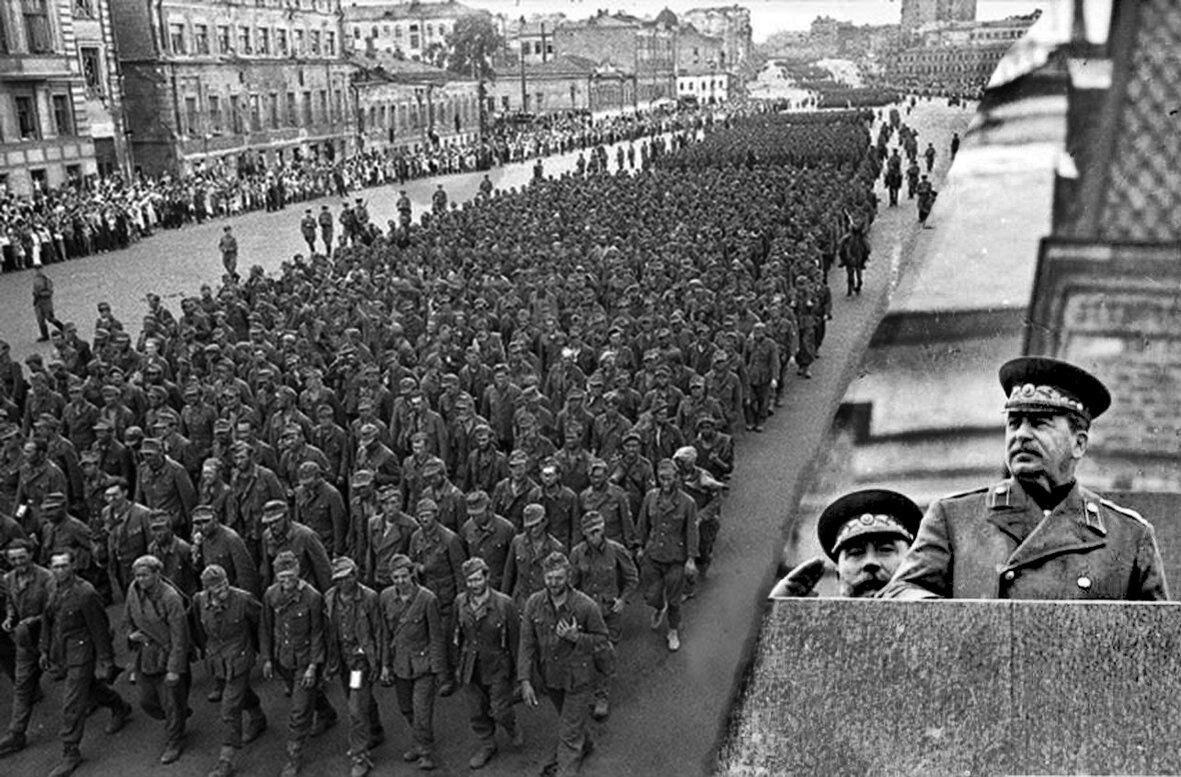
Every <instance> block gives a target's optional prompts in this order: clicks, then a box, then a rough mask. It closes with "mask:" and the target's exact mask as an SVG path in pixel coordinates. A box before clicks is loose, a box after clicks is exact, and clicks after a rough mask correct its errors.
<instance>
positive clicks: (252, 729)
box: [242, 708, 267, 745]
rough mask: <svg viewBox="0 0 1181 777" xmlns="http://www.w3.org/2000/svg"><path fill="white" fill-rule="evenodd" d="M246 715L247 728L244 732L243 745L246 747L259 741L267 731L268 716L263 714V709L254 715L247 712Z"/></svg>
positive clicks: (256, 711)
mask: <svg viewBox="0 0 1181 777" xmlns="http://www.w3.org/2000/svg"><path fill="white" fill-rule="evenodd" d="M246 715H247V721H246V727H245V728H244V729H243V731H242V744H244V745H248V744H250V743H251V742H253V741H254V740H256V739H258V738H259V737H260V736H262V733H263V732H264V731H266V730H267V716H266V715H265V714H264V713H263V711H262V708H259V709H258V710H255V711H254V712H253V713H251V712H247V713H246Z"/></svg>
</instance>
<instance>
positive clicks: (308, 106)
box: [303, 92, 312, 127]
mask: <svg viewBox="0 0 1181 777" xmlns="http://www.w3.org/2000/svg"><path fill="white" fill-rule="evenodd" d="M303 126H305V127H310V126H312V93H311V92H304V93H303Z"/></svg>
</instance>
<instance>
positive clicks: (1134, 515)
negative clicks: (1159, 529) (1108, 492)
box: [1099, 498, 1152, 526]
mask: <svg viewBox="0 0 1181 777" xmlns="http://www.w3.org/2000/svg"><path fill="white" fill-rule="evenodd" d="M1099 504H1101V505H1103V506H1104V507H1108V508H1111V509H1112V510H1115V511H1116V512H1117V513H1120V514H1121V515H1126V516H1128V517H1129V518H1131V519H1132V520H1134V521H1139V522H1140V523H1142V524H1144V525H1145V526H1151V525H1152V524H1150V523H1149V522H1148V521H1146V520H1145V519H1144V516H1142V515H1140V513H1138V512H1136V511H1135V510H1133V509H1132V508H1130V507H1121V506H1120V505H1117V504H1116V503H1115V502H1113V501H1111V500H1110V499H1103V498H1100V499H1099Z"/></svg>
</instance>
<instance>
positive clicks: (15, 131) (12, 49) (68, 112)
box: [0, 0, 105, 194]
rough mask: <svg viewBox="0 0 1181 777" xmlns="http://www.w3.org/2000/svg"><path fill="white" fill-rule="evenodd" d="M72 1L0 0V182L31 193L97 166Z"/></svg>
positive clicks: (98, 5) (96, 3)
mask: <svg viewBox="0 0 1181 777" xmlns="http://www.w3.org/2000/svg"><path fill="white" fill-rule="evenodd" d="M104 6H105V2H99V0H92V4H91V5H90V7H92V8H101V7H104ZM73 8H74V2H73V0H60V1H59V2H53V0H0V189H3V190H7V191H10V192H13V193H16V194H29V193H31V192H32V191H34V190H44V189H47V188H57V187H59V186H62V185H64V184H66V183H68V182H71V181H80V180H81V179H83V178H84V177H86V176H89V175H93V174H95V173H97V172H98V166H97V163H96V160H95V150H94V140H93V138H92V137H91V134H90V125H89V122H88V120H87V116H86V113H85V112H84V111H81V110H79V106H82V105H83V104H84V103H85V101H86V90H85V85H84V82H83V78H82V66H81V64H80V62H79V60H78V50H77V44H76V39H75V33H74V14H73Z"/></svg>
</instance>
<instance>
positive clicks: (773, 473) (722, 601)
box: [0, 104, 972, 777]
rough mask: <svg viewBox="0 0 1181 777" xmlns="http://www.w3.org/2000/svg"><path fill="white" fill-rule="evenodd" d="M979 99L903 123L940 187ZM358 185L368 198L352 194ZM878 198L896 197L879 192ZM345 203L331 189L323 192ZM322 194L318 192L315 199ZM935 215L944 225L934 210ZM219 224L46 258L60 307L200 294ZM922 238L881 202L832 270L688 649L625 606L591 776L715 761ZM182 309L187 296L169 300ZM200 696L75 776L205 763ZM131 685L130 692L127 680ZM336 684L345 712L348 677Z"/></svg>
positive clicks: (257, 233)
mask: <svg viewBox="0 0 1181 777" xmlns="http://www.w3.org/2000/svg"><path fill="white" fill-rule="evenodd" d="M971 115H972V113H971V111H970V110H960V109H958V108H952V109H947V108H944V107H940V106H936V105H935V104H926V105H920V106H919V108H918V109H917V110H916V111H915V113H914V115H912V116H911V117H908V118H907V120H908V122H910V123H911V124H912V125H914V126H917V127H918V129H919V132H920V134H919V141H920V145H921V146H925V145H926V143H927V141H933V142H934V143H935V146H936V148H937V149H938V151H939V159H938V169H937V171H936V173H937V174H936V176H934V177H935V178H936V182H937V188H938V179H939V178H941V176H942V175H943V173H944V172H945V170H946V163H947V142H948V139H949V138H950V137H951V133H952V131H953V130H958V131H960V133H961V135H962V134H963V130H964V129H965V127H966V126H967V123H968V121H969V120H970V118H971ZM573 158H574V157H573V156H568V157H566V158H564V159H561V160H557V159H553V158H551V159H547V160H546V162H545V165H546V170H547V172H558V171H559V170H560V169H562V168H563V167H569V166H570V165H571V164H572V161H573ZM529 175H530V169H529V166H528V165H523V166H512V167H510V168H503V169H498V170H497V171H495V172H493V173H492V178H493V181H494V183H495V184H496V185H498V186H514V185H519V184H521V183H523V182H525V181H526V180H527V179H528V177H529ZM479 179H480V175H465V176H453V177H448V178H445V179H442V182H443V183H444V184H445V186H446V188H447V191H448V192H449V194H450V195H451V196H452V198H456V197H458V198H461V199H466V198H468V197H470V196H472V194H473V193H474V192H475V190H476V186H477V184H478V182H479ZM435 183H436V182H435V181H431V180H422V181H417V182H414V183H411V184H410V185H409V186H408V187H407V189H408V191H409V193H410V195H411V198H412V199H413V200H414V201H415V208H416V213H417V212H419V209H421V208H422V207H424V206H425V205H426V203H427V201H428V199H429V193H430V192H431V191H433V190H434V188H435ZM396 195H397V189H396V187H385V188H383V189H372V190H367V191H365V192H364V193H363V194H362V196H364V197H366V198H367V199H368V200H369V202H370V205H371V212H372V213H373V216H374V218H375V219H376V220H377V221H378V223H383V224H384V223H385V221H386V220H387V219H389V218H392V217H393V203H394V199H395V197H396ZM353 196H356V195H353ZM881 196H882V198H883V200H884V199H885V195H884V193H882V194H881ZM325 202H329V203H330V204H332V205H333V207H334V209H336V207H337V206H338V205H339V202H337V201H335V200H325ZM319 204H320V203H318V202H317V203H310V205H311V206H312V207H314V208H316V209H317V210H318V208H319ZM942 204H943V203H942V202H941V203H939V204H938V205H937V206H936V210H935V214H934V217H933V219H932V221H933V223H934V224H935V225H936V229H938V223H939V218H938V217H939V207H940V206H941V205H942ZM301 213H302V210H301V206H299V205H296V206H293V207H289V208H288V209H287V210H286V211H284V212H281V213H278V214H268V213H254V214H250V215H247V216H244V217H242V218H239V219H236V220H234V221H233V222H232V223H233V224H234V226H235V232H236V233H238V236H239V243H240V245H241V260H240V261H241V264H244V265H246V266H249V265H251V264H254V263H259V264H262V265H263V266H264V267H268V268H273V267H275V266H277V265H278V263H279V262H280V261H282V260H283V259H286V258H289V257H290V256H291V255H292V254H294V253H297V252H299V251H301V250H302V249H304V248H306V246H304V245H303V242H302V240H301V238H300V236H299V230H298V219H299V215H300V214H301ZM223 223H225V222H212V223H210V224H205V225H202V226H198V227H190V228H188V229H186V230H183V231H180V232H165V233H161V234H160V235H158V236H157V237H155V238H152V239H149V240H147V241H144V242H142V243H140V244H138V245H136V246H133V247H132V248H130V249H128V250H127V251H123V252H119V253H116V254H110V255H106V256H100V257H93V258H90V259H84V260H78V261H75V262H71V263H69V264H66V265H56V266H53V267H51V268H50V269H49V272H50V273H51V274H52V275H53V277H54V280H55V282H56V284H57V305H58V310H59V318H61V319H62V320H67V319H69V320H75V321H77V322H78V323H79V328H80V329H82V330H83V331H84V332H86V333H87V334H89V331H90V328H91V322H92V321H93V316H94V308H93V304H94V303H95V302H96V301H97V300H99V299H107V300H109V301H110V302H111V303H112V306H113V308H114V311H115V313H116V315H118V316H120V317H121V318H122V319H123V320H124V321H125V322H129V323H132V324H133V327H134V328H136V329H138V327H137V326H134V323H135V322H136V320H137V319H138V316H137V315H136V313H137V311H140V310H142V305H143V303H142V299H143V296H144V294H145V293H147V292H149V291H153V290H154V291H158V292H159V293H160V294H161V295H162V296H166V297H168V296H172V295H178V294H180V293H181V292H182V291H183V292H185V293H193V292H195V290H196V289H197V287H198V286H199V285H200V283H202V282H204V281H210V282H212V281H213V280H214V279H215V278H216V277H217V275H218V273H220V270H221V264H220V257H219V256H218V254H217V251H216V243H217V237H218V235H219V233H220V231H221V226H222V224H223ZM916 234H917V217H916V211H915V207H914V203H913V201H908V200H906V199H905V194H904V195H903V200H902V203H901V205H900V206H899V207H897V208H887V207H885V206H883V207H882V208H881V210H880V216H879V218H878V220H877V222H876V223H875V225H874V228H873V235H872V241H873V246H874V253H873V261H872V262H871V264H870V267H869V269H868V271H867V275H866V281H865V288H864V292H863V294H862V296H860V297H857V298H853V299H852V300H848V299H846V298H845V297H844V296H843V289H844V278H843V275H842V274H841V271H840V270H839V269H837V270H834V274H833V275H832V277H831V279H830V280H831V282H832V286H833V288H834V291H835V292H836V294H835V295H834V296H835V306H834V307H835V310H834V320H833V321H831V322H830V323H829V328H828V337H827V339H826V341H825V343H824V346H823V349H822V351H821V354H822V356H823V358H822V359H821V360H820V361H819V362H818V363H817V364H815V365H814V366H813V374H814V375H815V378H814V379H812V380H802V379H799V378H796V377H795V376H794V374H793V375H792V376H791V378H790V383H789V386H788V391H787V403H786V405H785V407H783V408H782V409H780V410H779V411H778V412H777V413H776V415H775V416H774V418H772V419H771V420H770V423H769V424H768V426H767V432H766V433H765V434H761V435H745V436H744V439H743V441H742V443H741V445H740V446H739V453H738V462H737V472H738V474H737V475H736V477H735V479H734V481H733V483H732V492H731V496H730V497H729V499H728V501H727V503H726V505H725V507H724V510H723V513H724V515H723V528H722V533H721V536H720V538H719V541H718V547H717V550H716V555H715V563H714V566H713V568H712V570H711V577H710V579H709V580H708V581H706V583H705V584H704V586H703V587H702V589H701V591H700V593H699V595H698V597H697V598H696V599H695V600H693V601H692V602H690V603H689V604H688V606H687V608H686V612H685V624H684V626H683V629H682V639H683V647H682V649H681V651H680V652H679V653H675V654H670V653H669V652H668V651H667V650H666V649H665V647H664V641H663V639H660V638H657V637H656V636H654V635H652V633H651V632H649V631H648V628H647V624H646V622H647V615H648V613H647V610H646V608H644V607H642V606H641V605H640V604H639V603H638V602H637V603H633V605H632V606H631V607H630V608H629V610H628V613H627V616H626V618H625V624H624V629H625V633H624V642H623V646H622V650H621V653H620V677H619V678H618V680H617V682H616V686H615V691H614V696H613V700H614V705H613V713H612V716H611V718H610V719H609V720H608V721H607V722H606V724H604V725H603V726H600V727H599V729H600V731H599V734H598V736H597V745H598V747H597V749H596V751H595V753H594V755H593V756H592V757H591V758H590V759H589V760H588V761H587V763H586V767H585V768H584V770H583V773H584V774H587V775H611V776H615V775H633V774H634V775H673V774H676V775H691V774H701V773H706V772H708V771H709V770H710V768H711V766H712V762H711V759H712V756H713V750H714V747H715V746H716V744H717V741H718V738H719V736H720V734H721V732H722V731H723V730H724V727H725V725H726V722H727V710H728V709H729V704H730V700H731V699H732V698H733V696H734V695H735V693H736V692H737V683H738V681H739V680H740V678H741V677H742V674H743V668H744V667H743V662H744V661H746V660H748V658H749V648H750V646H751V645H752V644H753V639H754V637H755V636H756V633H757V629H758V624H759V621H760V616H761V613H762V611H763V607H764V601H763V600H764V596H765V592H766V591H767V590H768V588H769V586H770V582H771V578H772V576H773V573H774V564H775V561H776V559H777V557H778V555H779V550H780V548H781V547H782V538H783V536H784V532H785V531H786V530H787V528H789V527H790V524H791V522H792V520H793V515H792V511H793V508H794V505H795V504H796V502H797V500H798V498H799V495H800V493H802V490H803V488H804V487H805V485H806V480H807V478H808V477H809V476H810V468H811V466H812V462H813V459H814V458H815V453H816V451H817V450H818V449H819V447H820V446H821V445H822V444H823V442H824V439H825V435H826V434H827V432H828V429H829V425H830V421H831V418H832V416H833V413H834V412H835V410H836V408H837V405H838V403H839V401H840V398H841V397H842V396H843V395H844V393H845V388H846V386H847V385H848V384H849V382H850V380H852V379H853V377H854V374H855V370H856V369H857V365H858V364H859V363H860V361H861V356H862V354H863V352H864V350H865V347H866V345H867V343H868V340H869V336H870V335H871V334H872V332H873V329H874V327H875V326H876V324H877V322H878V321H879V320H880V318H881V316H882V314H883V313H884V311H885V309H886V306H887V304H888V301H889V295H890V293H891V291H892V290H893V289H894V288H895V286H896V285H897V283H898V282H899V280H900V279H901V278H902V277H903V276H904V275H905V271H906V257H907V255H908V250H909V246H910V245H911V244H912V243H913V241H914V239H915V236H916ZM30 282H31V275H30V274H28V273H23V274H17V275H7V276H3V277H0V336H3V337H5V338H6V339H8V340H9V341H10V342H11V343H12V344H13V350H14V355H23V354H24V353H26V352H28V351H29V350H30V349H32V348H33V347H35V345H34V343H33V342H32V340H33V338H34V337H35V335H36V328H35V324H34V322H33V317H32V311H31V309H30V308H31V305H30V294H29V284H30ZM171 307H172V308H173V309H175V308H176V307H177V303H176V301H175V298H173V301H172V303H171ZM197 672H198V674H197V678H196V683H195V688H194V691H193V696H192V704H193V706H194V708H195V709H196V715H195V716H194V717H193V719H192V720H191V723H190V729H191V731H192V733H191V734H190V738H189V750H188V752H187V753H186V755H185V757H184V758H182V759H181V761H180V762H178V763H177V764H175V765H173V766H169V767H163V769H162V767H160V766H159V765H158V763H157V761H156V758H157V756H158V755H159V748H160V746H161V745H162V734H163V732H162V726H161V724H158V723H156V722H155V721H152V720H151V719H149V718H147V716H146V715H144V714H143V713H142V712H139V711H138V710H137V713H136V716H135V718H134V720H133V721H132V723H131V724H130V725H129V726H128V728H127V729H125V731H124V732H122V733H120V734H119V735H117V736H116V737H115V738H113V739H107V738H105V737H103V736H102V734H101V728H102V725H103V724H104V723H105V714H106V713H105V712H104V713H99V715H98V716H96V717H95V718H94V719H93V720H92V721H91V725H90V728H89V733H88V736H87V737H86V739H85V741H84V742H83V755H84V756H85V757H86V759H87V760H86V762H85V763H84V764H83V766H82V767H81V768H80V769H79V770H78V772H77V774H79V775H83V777H86V776H88V775H99V774H104V775H109V774H123V775H126V777H137V776H138V775H146V774H149V773H152V774H160V773H164V774H168V775H175V776H176V777H198V776H200V775H204V774H205V773H206V771H207V770H208V769H209V768H210V767H211V766H212V764H213V760H214V759H215V758H216V753H217V742H218V736H219V727H218V724H217V721H216V717H217V714H216V709H215V707H214V706H213V705H210V704H207V703H206V702H205V700H204V696H205V692H206V689H207V684H206V680H205V677H204V675H203V672H202V671H201V670H200V669H198V670H197ZM46 687H47V688H48V689H49V695H48V699H47V702H46V703H44V704H42V705H41V706H40V707H39V709H38V711H37V713H36V715H35V716H34V722H33V727H32V728H31V729H30V732H29V734H30V743H31V747H30V748H29V749H28V750H27V751H25V752H24V753H22V754H20V755H19V756H16V757H13V758H9V759H6V760H5V761H3V762H0V774H3V775H30V776H31V775H41V774H44V773H45V772H46V771H47V770H48V768H50V766H51V765H52V763H53V762H54V760H55V759H56V757H57V755H58V753H59V746H58V744H57V741H56V730H57V721H58V717H57V714H58V713H57V710H58V708H57V703H58V690H57V689H56V688H54V687H53V686H50V685H49V684H48V683H47V684H46ZM0 688H3V696H2V697H0V718H3V719H5V720H6V716H7V713H8V703H7V697H8V691H7V688H6V687H4V685H3V681H0ZM119 690H120V691H122V692H123V693H124V694H125V696H129V697H130V696H132V695H133V694H134V692H135V689H134V688H129V687H128V686H127V685H126V683H125V682H121V683H120V684H119ZM332 697H333V701H334V703H335V704H336V705H337V707H338V709H339V708H341V707H342V703H341V700H340V693H339V690H338V689H337V688H336V687H335V686H334V687H333V689H332ZM263 701H264V707H265V708H266V709H268V710H270V711H271V713H272V715H271V731H270V733H268V734H267V735H266V736H265V737H263V739H261V740H260V741H259V742H257V743H255V744H253V745H250V746H248V747H247V748H246V749H245V750H244V751H243V752H242V758H241V766H240V773H241V774H246V775H272V774H275V773H277V772H278V769H279V767H280V765H281V762H282V748H283V727H284V723H285V721H284V720H283V717H282V715H281V714H280V711H281V710H282V709H283V706H284V704H283V702H284V699H283V698H282V694H281V693H279V692H278V691H277V690H276V688H275V686H274V685H273V684H269V685H267V686H266V693H265V694H264V699H263ZM380 701H381V705H382V714H383V718H384V720H385V724H386V730H387V732H388V734H389V740H388V741H387V743H386V744H385V745H384V746H383V747H382V748H381V749H380V750H378V751H377V752H376V754H375V761H376V763H377V771H376V773H378V774H388V773H390V770H391V769H397V770H398V773H402V774H404V773H406V772H407V771H408V770H407V769H406V767H405V766H404V765H403V764H402V763H401V760H400V757H399V756H400V754H401V752H402V750H403V749H404V746H405V744H406V743H407V728H406V726H405V725H404V723H403V722H402V721H401V719H400V718H399V716H398V714H397V711H396V709H395V705H394V703H393V698H392V693H389V692H386V693H382V694H381V695H380ZM523 716H524V720H525V728H526V736H527V744H526V746H525V748H524V750H523V751H521V752H511V751H509V750H508V748H507V747H506V748H505V749H504V750H503V751H502V753H501V755H500V756H498V757H497V759H496V760H494V761H493V762H492V763H491V764H490V765H489V766H488V767H487V768H486V769H485V773H487V774H493V775H518V774H534V773H536V771H537V770H538V769H539V768H540V766H541V764H542V763H543V762H544V760H545V756H546V754H547V751H548V749H549V748H550V746H551V745H552V743H553V737H554V733H555V722H556V718H555V715H554V713H553V711H552V709H551V708H550V707H549V706H548V704H547V703H546V702H544V701H543V706H542V707H540V708H538V709H537V710H531V711H525V712H524V713H523ZM436 728H437V732H438V739H439V743H440V751H441V752H440V754H441V768H440V770H439V771H438V772H436V773H437V774H466V773H469V771H468V768H467V758H468V757H469V755H470V754H471V750H472V748H473V747H474V744H475V742H474V739H473V737H472V735H471V734H470V731H469V730H468V726H467V719H466V715H465V712H464V707H463V702H462V697H461V696H459V695H457V696H455V697H452V698H449V699H442V700H440V704H439V706H438V712H437V724H436ZM344 750H345V744H344V731H343V726H339V727H338V728H337V729H335V730H333V731H331V732H330V733H328V734H326V735H325V736H324V737H322V738H321V739H320V740H317V741H316V742H315V743H314V747H313V749H312V752H311V760H310V761H309V764H308V767H307V768H306V769H305V770H304V774H307V775H316V776H318V775H341V774H346V773H347V762H346V760H345V758H344Z"/></svg>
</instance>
